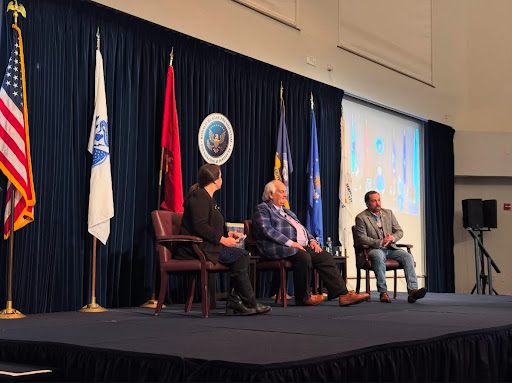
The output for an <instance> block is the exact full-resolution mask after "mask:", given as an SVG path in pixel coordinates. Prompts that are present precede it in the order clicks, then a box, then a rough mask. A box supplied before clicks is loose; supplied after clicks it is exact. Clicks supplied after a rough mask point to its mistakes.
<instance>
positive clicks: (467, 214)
mask: <svg viewBox="0 0 512 383" xmlns="http://www.w3.org/2000/svg"><path fill="white" fill-rule="evenodd" d="M462 224H463V226H464V227H466V228H467V227H470V228H472V229H480V228H482V227H484V208H483V203H482V200H481V199H476V198H475V199H463V200H462Z"/></svg>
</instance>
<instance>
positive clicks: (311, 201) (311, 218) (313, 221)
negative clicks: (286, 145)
mask: <svg viewBox="0 0 512 383" xmlns="http://www.w3.org/2000/svg"><path fill="white" fill-rule="evenodd" d="M307 174H308V206H307V211H306V229H308V231H309V232H310V233H311V235H312V236H313V237H315V238H317V237H318V238H319V240H320V246H323V242H324V230H323V223H322V192H321V188H320V165H319V161H318V140H317V138H316V119H315V111H314V110H313V109H311V148H310V150H309V164H308V170H307Z"/></svg>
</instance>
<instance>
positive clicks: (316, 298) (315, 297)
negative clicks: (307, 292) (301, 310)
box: [295, 295, 325, 306]
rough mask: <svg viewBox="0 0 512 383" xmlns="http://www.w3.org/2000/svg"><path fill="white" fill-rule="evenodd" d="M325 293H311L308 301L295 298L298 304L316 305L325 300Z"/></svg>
mask: <svg viewBox="0 0 512 383" xmlns="http://www.w3.org/2000/svg"><path fill="white" fill-rule="evenodd" d="M324 299H325V298H324V297H323V295H311V296H310V297H309V299H308V300H307V301H303V302H302V301H298V300H297V299H295V305H296V306H316V305H319V304H320V303H322V302H323V301H324Z"/></svg>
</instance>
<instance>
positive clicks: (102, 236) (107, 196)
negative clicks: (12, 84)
mask: <svg viewBox="0 0 512 383" xmlns="http://www.w3.org/2000/svg"><path fill="white" fill-rule="evenodd" d="M108 140H109V137H108V117H107V99H106V97H105V80H104V77H103V58H102V57H101V52H100V51H99V50H96V75H95V98H94V116H93V120H92V127H91V135H90V136H89V146H88V148H87V149H88V150H89V152H90V153H91V154H92V169H91V192H90V194H89V225H88V226H89V233H91V234H92V235H94V236H95V237H96V238H98V239H99V240H100V241H101V242H103V244H104V245H105V244H106V243H107V239H108V237H109V235H110V218H112V217H113V216H114V198H113V195H112V194H113V193H112V176H111V175H110V150H109V143H108Z"/></svg>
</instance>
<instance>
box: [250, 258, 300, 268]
mask: <svg viewBox="0 0 512 383" xmlns="http://www.w3.org/2000/svg"><path fill="white" fill-rule="evenodd" d="M279 267H280V260H272V261H271V260H268V261H267V260H259V261H258V262H256V269H258V270H275V269H279ZM284 268H285V269H291V268H292V263H291V262H290V261H284Z"/></svg>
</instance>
